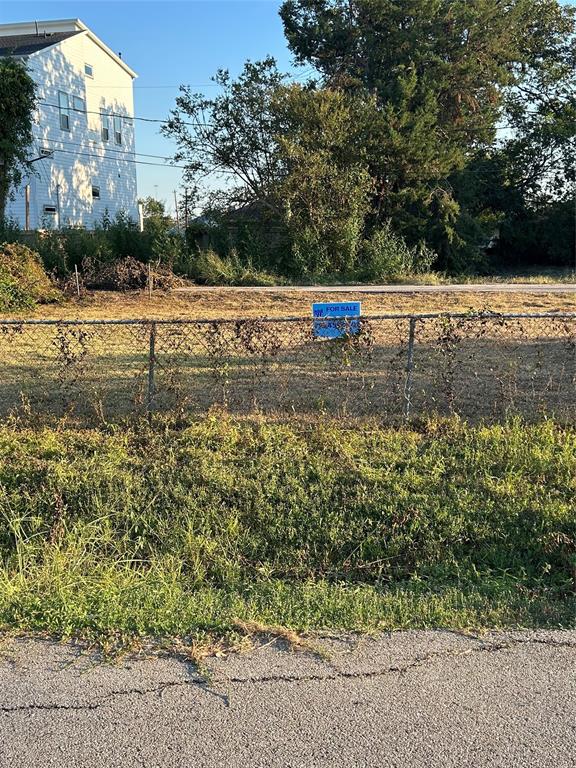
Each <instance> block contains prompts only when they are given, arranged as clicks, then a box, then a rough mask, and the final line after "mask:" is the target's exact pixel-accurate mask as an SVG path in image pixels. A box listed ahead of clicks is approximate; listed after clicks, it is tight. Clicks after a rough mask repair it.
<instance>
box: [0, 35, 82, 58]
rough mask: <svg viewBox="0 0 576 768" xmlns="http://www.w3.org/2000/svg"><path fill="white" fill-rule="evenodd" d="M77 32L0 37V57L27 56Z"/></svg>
mask: <svg viewBox="0 0 576 768" xmlns="http://www.w3.org/2000/svg"><path fill="white" fill-rule="evenodd" d="M79 34H80V31H77V32H54V33H52V34H48V35H9V36H4V35H2V36H0V56H28V55H29V54H30V53H36V51H42V50H43V49H44V48H49V47H50V46H51V45H55V44H56V43H60V42H62V40H67V39H68V38H69V37H73V36H74V35H79Z"/></svg>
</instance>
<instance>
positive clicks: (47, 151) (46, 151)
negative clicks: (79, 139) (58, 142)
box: [40, 147, 54, 157]
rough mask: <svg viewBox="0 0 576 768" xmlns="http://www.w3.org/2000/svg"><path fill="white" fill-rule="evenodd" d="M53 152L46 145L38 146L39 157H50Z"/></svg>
mask: <svg viewBox="0 0 576 768" xmlns="http://www.w3.org/2000/svg"><path fill="white" fill-rule="evenodd" d="M53 154H54V150H52V149H48V147H40V157H51V156H52V155H53Z"/></svg>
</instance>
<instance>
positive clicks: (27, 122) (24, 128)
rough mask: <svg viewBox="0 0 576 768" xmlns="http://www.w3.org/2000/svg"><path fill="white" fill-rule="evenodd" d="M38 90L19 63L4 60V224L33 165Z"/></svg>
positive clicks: (0, 65) (0, 101)
mask: <svg viewBox="0 0 576 768" xmlns="http://www.w3.org/2000/svg"><path fill="white" fill-rule="evenodd" d="M35 106H36V88H35V84H34V81H33V80H32V78H31V77H30V74H29V73H28V70H27V67H26V65H25V64H24V63H22V62H21V61H20V60H19V59H15V58H10V57H7V58H1V59H0V220H1V219H3V218H4V216H5V211H6V203H7V201H8V197H9V195H10V193H11V190H12V189H13V188H14V187H17V186H18V185H19V184H20V183H21V181H22V177H23V174H24V173H25V172H26V171H28V170H29V169H30V168H31V167H32V166H31V164H30V159H31V158H30V146H31V144H32V138H33V137H32V119H33V112H34V108H35Z"/></svg>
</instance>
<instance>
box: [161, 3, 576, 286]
mask: <svg viewBox="0 0 576 768" xmlns="http://www.w3.org/2000/svg"><path fill="white" fill-rule="evenodd" d="M280 15H281V18H282V20H283V23H284V29H285V34H286V38H287V41H288V45H289V47H290V49H291V51H292V53H293V54H294V57H295V61H296V63H297V64H301V65H305V66H307V67H308V69H307V71H308V72H312V75H311V76H310V78H309V80H308V82H305V83H293V82H290V78H289V77H288V76H287V75H285V74H283V73H281V72H279V71H278V69H277V67H276V64H275V62H274V60H273V59H271V58H267V59H265V60H264V61H262V62H247V63H246V65H245V67H244V70H243V71H242V72H241V74H240V75H239V77H238V78H237V79H233V78H232V77H231V76H230V73H229V72H227V71H225V70H221V71H219V72H218V73H217V75H216V77H215V82H216V84H217V85H219V86H220V93H219V94H218V95H217V96H215V97H213V98H208V97H206V96H204V95H202V94H194V93H192V92H191V91H190V90H189V89H188V88H182V89H181V91H182V92H181V95H180V97H179V98H178V100H177V105H176V110H174V112H173V113H172V114H171V116H170V120H169V122H168V124H167V125H166V126H165V127H164V129H163V131H164V133H165V134H166V135H168V136H171V137H172V138H174V139H175V140H176V141H177V144H178V151H177V154H176V156H175V159H176V160H177V161H179V162H184V163H185V165H186V167H187V171H186V175H187V179H186V181H187V183H189V184H191V185H196V186H197V187H198V185H202V183H203V182H204V181H206V180H208V188H209V190H210V192H209V200H208V203H207V207H208V208H209V209H211V210H218V211H220V212H223V213H224V216H225V217H226V216H229V215H230V213H231V212H233V211H238V210H239V209H243V210H245V211H246V210H248V209H250V211H251V214H252V219H255V218H259V220H260V223H261V224H262V232H265V235H264V236H263V237H262V238H261V241H262V242H263V241H264V240H265V241H266V242H265V243H264V245H263V246H262V242H261V247H260V246H259V247H260V250H262V248H264V250H266V249H268V252H269V253H268V257H267V258H268V265H270V264H272V265H274V266H280V267H281V268H282V269H284V270H285V271H289V272H293V273H297V274H299V275H305V274H323V273H326V272H329V271H331V270H332V271H333V272H340V273H348V274H351V273H352V272H356V273H358V274H364V271H365V268H366V263H367V262H366V260H368V261H369V262H370V263H378V264H380V265H381V264H382V259H383V258H384V254H389V253H391V249H392V246H391V243H396V244H397V243H398V242H399V241H398V240H396V239H395V238H397V237H398V236H400V237H403V238H404V239H405V240H406V247H407V249H408V250H406V253H410V254H412V256H414V254H423V257H422V263H426V264H429V263H430V254H431V250H433V251H434V252H435V253H436V257H435V262H434V263H435V266H436V267H437V268H441V269H447V270H452V271H462V270H474V269H478V268H480V267H481V265H482V260H483V258H484V256H483V251H482V250H481V247H480V246H482V244H485V243H486V242H488V241H489V240H490V239H491V238H492V236H493V235H494V234H495V233H497V232H500V234H501V237H500V243H501V245H502V244H506V248H508V251H506V252H505V250H502V249H501V254H500V255H501V256H502V258H507V257H508V256H509V255H510V254H516V255H515V256H514V258H516V256H518V255H520V258H522V256H521V253H522V251H524V253H525V254H529V253H530V254H532V255H530V256H529V258H538V253H540V254H541V257H542V258H543V260H546V259H558V260H559V261H560V262H566V260H567V258H568V257H567V254H569V251H570V248H571V247H572V246H571V242H573V238H574V233H573V231H572V233H570V228H569V227H567V221H568V218H569V215H568V213H567V212H568V206H569V205H570V204H573V199H574V189H575V179H574V173H575V172H574V162H573V158H574V153H575V150H576V146H575V136H576V43H575V10H574V9H573V8H570V7H567V6H565V5H562V4H561V3H560V2H559V0H285V1H284V3H283V5H282V7H281V10H280ZM256 212H257V214H256ZM235 222H236V223H235V226H236V224H237V220H236V219H235ZM554 222H556V224H557V225H558V226H557V227H556V224H555V223H554ZM275 228H276V229H277V228H281V229H282V231H283V237H282V238H280V240H278V238H275V237H271V236H270V233H271V232H272V231H276V230H275ZM555 228H557V229H558V236H557V237H558V238H559V239H560V240H561V239H562V238H564V239H565V240H566V242H567V245H565V246H564V247H562V246H560V245H559V243H558V242H555V239H554V232H555ZM572 229H573V228H572ZM514 232H517V233H524V234H523V235H522V236H521V237H519V239H518V242H516V243H514V242H513V240H514V235H513V233H514ZM523 238H524V239H523ZM530 238H532V241H533V243H538V245H535V246H534V247H533V248H528V247H527V246H526V241H527V240H529V239H530ZM278 243H280V245H281V248H283V249H284V252H283V255H280V256H279V254H278V250H277V248H276V246H277V245H278ZM394 247H396V246H394ZM275 248H276V250H275ZM273 251H274V252H273ZM412 256H411V257H410V259H412ZM418 258H419V257H418ZM527 258H528V256H527ZM410 259H408V261H409V260H410ZM404 261H406V259H404ZM413 261H414V262H416V261H418V259H417V258H416V256H414V259H413ZM378 269H379V270H380V272H382V269H381V266H380V267H379V268H378Z"/></svg>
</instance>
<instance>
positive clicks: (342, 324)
mask: <svg viewBox="0 0 576 768" xmlns="http://www.w3.org/2000/svg"><path fill="white" fill-rule="evenodd" d="M360 310H361V304H360V302H359V301H337V302H334V303H319V304H312V315H313V317H314V336H316V337H318V338H322V339H339V338H341V337H342V336H349V335H350V334H356V333H360V319H359V318H360Z"/></svg>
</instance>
